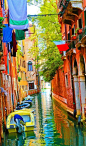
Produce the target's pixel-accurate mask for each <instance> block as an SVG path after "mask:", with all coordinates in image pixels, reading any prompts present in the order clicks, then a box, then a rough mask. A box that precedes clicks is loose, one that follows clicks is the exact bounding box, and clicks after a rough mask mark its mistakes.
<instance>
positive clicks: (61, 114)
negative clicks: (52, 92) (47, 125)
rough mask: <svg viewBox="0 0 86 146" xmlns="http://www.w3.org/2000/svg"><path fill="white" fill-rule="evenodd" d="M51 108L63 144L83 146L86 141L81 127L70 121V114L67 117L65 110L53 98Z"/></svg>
mask: <svg viewBox="0 0 86 146" xmlns="http://www.w3.org/2000/svg"><path fill="white" fill-rule="evenodd" d="M53 110H54V120H55V124H56V128H57V130H58V132H59V133H60V138H62V139H63V140H64V141H63V144H64V145H72V146H77V145H79V146H81V145H83V146H85V143H86V142H85V141H84V139H85V138H86V134H84V133H83V132H82V129H81V128H79V127H78V126H77V125H76V123H74V122H73V119H72V121H70V120H69V117H70V116H69V117H68V114H67V112H66V111H65V110H63V109H62V108H61V107H60V105H59V104H58V103H57V102H56V101H55V100H54V103H53ZM84 136H85V137H84Z"/></svg>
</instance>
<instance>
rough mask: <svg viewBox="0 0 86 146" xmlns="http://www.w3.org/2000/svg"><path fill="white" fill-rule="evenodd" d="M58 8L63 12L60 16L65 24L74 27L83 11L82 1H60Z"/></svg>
mask: <svg viewBox="0 0 86 146" xmlns="http://www.w3.org/2000/svg"><path fill="white" fill-rule="evenodd" d="M58 7H59V8H60V10H61V11H60V12H59V16H60V17H61V16H62V17H63V18H62V20H63V22H64V23H65V24H69V25H72V23H73V22H74V21H75V20H76V19H78V16H79V14H80V13H81V12H82V10H83V7H82V0H60V1H59V5H58Z"/></svg>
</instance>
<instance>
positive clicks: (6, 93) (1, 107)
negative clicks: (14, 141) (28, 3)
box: [0, 1, 18, 143]
mask: <svg viewBox="0 0 86 146" xmlns="http://www.w3.org/2000/svg"><path fill="white" fill-rule="evenodd" d="M3 2H4V1H0V143H1V137H2V138H3V127H6V118H7V116H8V114H9V113H10V112H12V111H13V110H14V108H15V107H16V104H17V90H18V89H17V68H16V52H15V55H14V54H13V51H12V50H13V48H11V47H10V46H9V45H10V44H9V42H11V41H12V40H11V39H12V29H10V28H9V27H8V6H7V1H5V2H4V3H3ZM2 24H3V25H4V26H5V27H3V26H2ZM5 34H6V35H5ZM9 34H10V36H9ZM16 50H17V49H16Z"/></svg>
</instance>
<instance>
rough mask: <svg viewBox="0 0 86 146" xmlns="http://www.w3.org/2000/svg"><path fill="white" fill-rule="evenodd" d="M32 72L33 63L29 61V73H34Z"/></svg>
mask: <svg viewBox="0 0 86 146" xmlns="http://www.w3.org/2000/svg"><path fill="white" fill-rule="evenodd" d="M32 70H33V68H32V62H31V61H29V62H28V71H32Z"/></svg>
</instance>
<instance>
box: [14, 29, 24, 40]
mask: <svg viewBox="0 0 86 146" xmlns="http://www.w3.org/2000/svg"><path fill="white" fill-rule="evenodd" d="M24 39H25V33H24V31H23V30H16V40H24Z"/></svg>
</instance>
